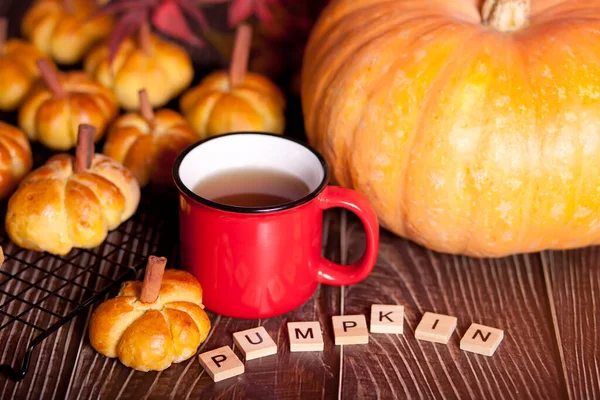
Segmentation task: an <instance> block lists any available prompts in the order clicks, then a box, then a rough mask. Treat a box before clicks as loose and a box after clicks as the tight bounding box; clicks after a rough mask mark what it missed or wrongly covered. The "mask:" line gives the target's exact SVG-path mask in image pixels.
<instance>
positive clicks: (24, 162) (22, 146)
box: [0, 121, 33, 200]
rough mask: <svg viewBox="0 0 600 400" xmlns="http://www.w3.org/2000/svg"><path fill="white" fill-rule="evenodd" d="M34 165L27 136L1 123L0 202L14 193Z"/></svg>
mask: <svg viewBox="0 0 600 400" xmlns="http://www.w3.org/2000/svg"><path fill="white" fill-rule="evenodd" d="M32 165H33V160H32V156H31V147H30V146H29V140H27V136H25V134H24V133H23V132H21V130H20V129H17V128H15V127H14V126H11V125H9V124H6V123H4V122H1V121H0V200H3V199H5V198H6V197H8V195H10V194H11V193H12V192H13V190H14V189H15V188H16V187H17V185H18V184H19V182H21V180H22V179H23V178H24V177H25V175H27V173H28V172H29V171H31V167H32Z"/></svg>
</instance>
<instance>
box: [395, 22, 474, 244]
mask: <svg viewBox="0 0 600 400" xmlns="http://www.w3.org/2000/svg"><path fill="white" fill-rule="evenodd" d="M482 34H483V32H482V31H480V30H477V29H476V30H474V31H473V32H471V34H466V35H465V37H463V38H462V39H460V40H456V42H455V43H454V45H455V46H459V44H460V43H462V48H465V49H468V48H469V45H470V43H471V42H473V41H475V39H477V38H478V37H479V36H481V35H482ZM415 43H416V41H415ZM415 43H412V44H415ZM412 44H411V45H412ZM466 54H467V53H466V52H458V51H454V52H452V53H451V54H450V55H449V57H448V58H447V59H446V61H445V63H444V64H445V65H444V66H443V67H442V68H441V69H440V70H439V72H438V73H437V76H436V77H435V78H434V79H433V80H432V81H431V82H430V84H429V87H428V88H427V92H426V93H425V94H424V95H423V98H422V100H421V106H420V108H419V112H418V115H417V117H416V118H415V124H414V127H413V130H412V132H410V133H408V135H409V137H408V139H407V143H406V151H407V153H408V156H407V157H406V158H405V160H404V163H403V165H402V166H401V167H400V182H401V183H400V187H401V188H403V189H402V190H400V191H399V192H400V196H401V198H402V201H401V202H400V217H401V220H400V221H401V224H402V225H403V226H404V229H405V231H406V233H407V234H409V235H414V236H416V237H417V238H418V239H419V241H420V243H421V244H424V243H423V239H422V237H421V235H420V234H419V231H418V228H417V227H416V226H414V225H413V221H412V220H411V219H410V218H409V215H408V209H409V208H410V207H411V203H410V199H409V197H408V194H409V191H408V190H406V189H407V188H408V186H409V179H408V178H409V176H410V173H409V171H410V170H411V168H412V167H411V165H413V163H412V162H411V161H413V157H414V148H415V146H416V143H418V140H419V139H423V138H425V136H426V135H427V133H424V134H423V133H422V134H419V133H420V132H421V131H422V128H423V123H424V120H425V119H426V118H427V114H428V113H429V111H430V105H431V104H432V103H435V99H434V96H437V95H438V92H439V91H440V90H441V88H442V87H444V86H446V85H447V84H448V78H447V77H448V75H449V72H450V71H451V70H458V69H459V68H462V67H464V65H465V64H466V61H465V59H466V57H465V56H466ZM470 56H471V60H473V59H474V52H473V53H470ZM457 61H460V62H457ZM409 231H411V232H409ZM466 241H467V240H466Z"/></svg>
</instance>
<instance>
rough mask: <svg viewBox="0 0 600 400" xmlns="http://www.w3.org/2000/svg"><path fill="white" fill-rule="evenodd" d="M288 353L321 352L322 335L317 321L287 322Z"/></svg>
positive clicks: (322, 345)
mask: <svg viewBox="0 0 600 400" xmlns="http://www.w3.org/2000/svg"><path fill="white" fill-rule="evenodd" d="M287 327H288V334H289V336H290V351H323V348H324V343H323V334H322V333H321V324H320V323H319V321H313V322H288V324H287Z"/></svg>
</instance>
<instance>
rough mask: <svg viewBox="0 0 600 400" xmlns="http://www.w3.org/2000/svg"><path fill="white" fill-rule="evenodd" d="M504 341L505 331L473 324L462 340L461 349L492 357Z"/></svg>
mask: <svg viewBox="0 0 600 400" xmlns="http://www.w3.org/2000/svg"><path fill="white" fill-rule="evenodd" d="M502 339H504V331H503V330H501V329H496V328H490V327H489V326H485V325H479V324H471V326H470V327H469V329H467V332H465V335H464V336H463V338H462V339H461V340H460V349H461V350H464V351H470V352H472V353H477V354H482V355H484V356H492V355H493V354H494V352H495V351H496V349H497V348H498V346H499V345H500V342H501V341H502Z"/></svg>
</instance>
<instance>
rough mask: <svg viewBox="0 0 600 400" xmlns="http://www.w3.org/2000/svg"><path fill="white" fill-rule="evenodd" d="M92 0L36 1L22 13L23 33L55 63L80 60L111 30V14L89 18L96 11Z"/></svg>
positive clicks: (70, 62) (68, 62) (96, 5)
mask: <svg viewBox="0 0 600 400" xmlns="http://www.w3.org/2000/svg"><path fill="white" fill-rule="evenodd" d="M97 8H98V4H96V1H95V0H36V1H35V2H34V3H33V4H32V5H31V7H30V8H29V9H28V10H27V12H26V13H25V16H24V18H23V24H22V26H21V30H22V32H23V35H24V36H25V37H26V38H28V39H30V40H31V42H32V43H33V44H34V45H35V46H36V47H37V48H38V49H40V50H41V51H43V52H44V53H45V54H48V55H49V56H50V57H52V58H53V59H54V60H55V61H56V62H57V63H59V64H65V65H71V64H75V63H77V62H79V61H80V60H81V59H82V58H83V56H84V55H85V54H86V53H87V52H88V51H89V50H90V49H91V48H92V47H93V46H94V45H95V44H97V43H99V42H100V41H101V40H103V39H104V38H106V37H107V36H108V34H109V33H110V32H111V31H112V28H113V21H112V17H110V16H108V15H99V16H96V17H94V18H92V19H89V20H87V19H88V17H89V16H90V15H91V14H92V13H93V12H95V11H96V10H97Z"/></svg>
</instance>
